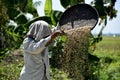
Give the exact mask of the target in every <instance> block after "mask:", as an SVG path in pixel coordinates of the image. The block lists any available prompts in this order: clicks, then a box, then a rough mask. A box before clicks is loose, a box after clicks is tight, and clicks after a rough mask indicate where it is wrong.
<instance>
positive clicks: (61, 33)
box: [51, 30, 65, 39]
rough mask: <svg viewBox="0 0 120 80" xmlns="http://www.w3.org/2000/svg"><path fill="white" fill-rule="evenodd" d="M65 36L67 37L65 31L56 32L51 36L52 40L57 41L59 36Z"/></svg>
mask: <svg viewBox="0 0 120 80" xmlns="http://www.w3.org/2000/svg"><path fill="white" fill-rule="evenodd" d="M63 35H65V33H64V31H60V30H58V31H56V32H55V33H53V34H52V35H51V38H52V39H55V38H56V37H58V36H63Z"/></svg>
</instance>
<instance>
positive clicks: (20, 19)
mask: <svg viewBox="0 0 120 80" xmlns="http://www.w3.org/2000/svg"><path fill="white" fill-rule="evenodd" d="M15 21H16V22H17V23H18V24H25V23H27V22H28V20H27V18H26V16H25V15H24V13H20V14H19V15H18V16H17V17H15Z"/></svg>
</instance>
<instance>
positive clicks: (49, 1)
mask: <svg viewBox="0 0 120 80" xmlns="http://www.w3.org/2000/svg"><path fill="white" fill-rule="evenodd" d="M44 12H45V15H46V16H50V14H51V12H52V0H46V2H45V7H44Z"/></svg>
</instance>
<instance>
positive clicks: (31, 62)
mask: <svg viewBox="0 0 120 80" xmlns="http://www.w3.org/2000/svg"><path fill="white" fill-rule="evenodd" d="M50 39H51V36H49V37H47V38H45V39H41V40H40V41H38V42H35V41H34V40H33V39H31V38H25V40H24V41H23V49H24V67H23V69H22V71H21V74H20V80H43V78H45V77H46V78H47V80H50V65H49V58H48V47H45V44H46V43H47V42H48V41H49V40H50ZM45 80H46V79H45Z"/></svg>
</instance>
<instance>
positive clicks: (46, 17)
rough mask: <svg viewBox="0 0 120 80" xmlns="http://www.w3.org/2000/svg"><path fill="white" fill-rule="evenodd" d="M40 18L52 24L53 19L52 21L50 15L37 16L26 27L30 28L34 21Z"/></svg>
mask: <svg viewBox="0 0 120 80" xmlns="http://www.w3.org/2000/svg"><path fill="white" fill-rule="evenodd" d="M38 20H44V21H46V22H47V23H48V24H50V25H51V24H52V21H51V18H50V17H48V16H42V17H37V18H34V19H33V20H31V21H29V22H27V23H26V24H25V25H24V27H26V28H28V27H29V26H30V25H31V24H32V23H33V22H35V21H38Z"/></svg>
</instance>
